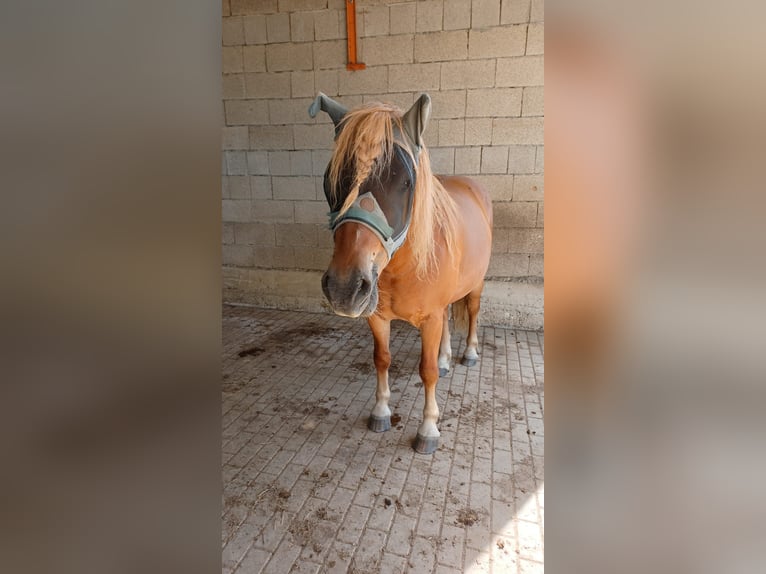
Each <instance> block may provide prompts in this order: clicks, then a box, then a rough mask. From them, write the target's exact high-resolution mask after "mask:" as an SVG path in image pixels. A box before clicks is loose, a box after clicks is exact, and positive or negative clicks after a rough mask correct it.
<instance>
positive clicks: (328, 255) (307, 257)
mask: <svg viewBox="0 0 766 574" xmlns="http://www.w3.org/2000/svg"><path fill="white" fill-rule="evenodd" d="M294 250H295V266H296V267H297V268H298V269H309V270H314V271H324V270H326V269H327V267H328V266H329V265H330V261H331V260H332V249H319V248H317V247H295V248H294Z"/></svg>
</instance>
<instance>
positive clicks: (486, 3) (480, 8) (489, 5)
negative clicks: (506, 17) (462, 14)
mask: <svg viewBox="0 0 766 574" xmlns="http://www.w3.org/2000/svg"><path fill="white" fill-rule="evenodd" d="M499 23H500V0H473V2H472V3H471V28H488V27H489V26H497V25H498V24H499Z"/></svg>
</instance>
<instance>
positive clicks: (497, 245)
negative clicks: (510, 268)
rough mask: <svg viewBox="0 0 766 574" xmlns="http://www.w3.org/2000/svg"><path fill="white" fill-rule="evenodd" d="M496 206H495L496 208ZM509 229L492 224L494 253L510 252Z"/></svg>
mask: <svg viewBox="0 0 766 574" xmlns="http://www.w3.org/2000/svg"><path fill="white" fill-rule="evenodd" d="M494 207H495V206H493V208H494ZM508 245H509V243H508V230H507V229H504V228H501V227H498V226H497V224H494V225H493V226H492V251H491V252H492V253H508Z"/></svg>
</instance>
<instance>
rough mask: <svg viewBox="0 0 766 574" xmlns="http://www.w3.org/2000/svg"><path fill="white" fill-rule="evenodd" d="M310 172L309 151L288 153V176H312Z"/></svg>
mask: <svg viewBox="0 0 766 574" xmlns="http://www.w3.org/2000/svg"><path fill="white" fill-rule="evenodd" d="M312 171H313V170H312V165H311V152H310V151H308V150H305V151H291V152H290V175H313V173H312Z"/></svg>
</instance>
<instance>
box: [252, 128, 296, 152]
mask: <svg viewBox="0 0 766 574" xmlns="http://www.w3.org/2000/svg"><path fill="white" fill-rule="evenodd" d="M292 147H293V130H292V126H250V149H256V150H257V149H265V150H271V149H291V148H292Z"/></svg>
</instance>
